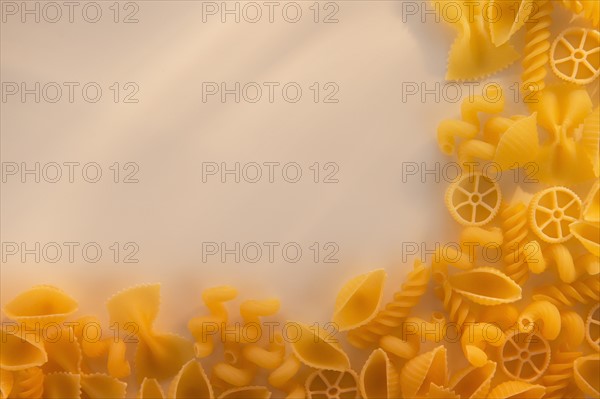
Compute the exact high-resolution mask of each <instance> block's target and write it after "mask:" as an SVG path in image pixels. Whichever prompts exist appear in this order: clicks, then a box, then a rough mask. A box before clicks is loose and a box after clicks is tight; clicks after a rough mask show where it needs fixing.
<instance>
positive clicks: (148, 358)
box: [135, 334, 194, 381]
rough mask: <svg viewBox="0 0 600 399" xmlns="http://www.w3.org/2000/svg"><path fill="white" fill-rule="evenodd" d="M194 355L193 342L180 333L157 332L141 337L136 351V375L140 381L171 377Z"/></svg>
mask: <svg viewBox="0 0 600 399" xmlns="http://www.w3.org/2000/svg"><path fill="white" fill-rule="evenodd" d="M193 357H194V346H193V344H192V343H191V342H190V341H188V340H186V339H185V338H182V337H180V336H179V335H176V334H156V335H151V336H147V337H144V338H143V339H142V338H140V341H139V343H138V346H137V350H136V352H135V370H136V375H137V377H138V380H139V381H141V380H142V379H144V378H156V379H159V380H162V379H165V378H169V377H172V376H174V375H175V374H177V371H178V370H179V369H180V368H181V367H182V366H183V365H184V364H185V363H186V362H188V361H189V360H190V359H192V358H193Z"/></svg>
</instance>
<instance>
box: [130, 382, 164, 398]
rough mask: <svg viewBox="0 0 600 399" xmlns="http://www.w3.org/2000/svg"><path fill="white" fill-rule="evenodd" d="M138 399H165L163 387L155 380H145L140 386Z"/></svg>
mask: <svg viewBox="0 0 600 399" xmlns="http://www.w3.org/2000/svg"><path fill="white" fill-rule="evenodd" d="M137 397H138V399H164V397H165V394H164V392H163V390H162V387H161V386H160V384H159V383H158V381H156V380H155V379H154V378H144V380H143V381H142V383H141V384H140V391H139V393H138V396H137Z"/></svg>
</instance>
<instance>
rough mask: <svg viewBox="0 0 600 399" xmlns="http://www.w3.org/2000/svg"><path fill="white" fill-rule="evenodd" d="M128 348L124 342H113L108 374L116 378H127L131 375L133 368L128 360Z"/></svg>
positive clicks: (109, 351)
mask: <svg viewBox="0 0 600 399" xmlns="http://www.w3.org/2000/svg"><path fill="white" fill-rule="evenodd" d="M126 351H127V346H126V345H125V342H123V340H121V339H119V340H116V341H112V342H111V344H110V347H109V349H108V362H107V368H108V374H110V375H111V376H113V377H115V378H125V377H128V376H129V374H131V366H130V365H129V361H128V360H127V358H126V353H125V352H126Z"/></svg>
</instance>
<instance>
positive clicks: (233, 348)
mask: <svg viewBox="0 0 600 399" xmlns="http://www.w3.org/2000/svg"><path fill="white" fill-rule="evenodd" d="M240 346H241V345H240V344H239V343H228V344H227V347H226V349H225V354H226V355H227V356H226V360H225V361H223V362H219V363H217V364H215V365H214V366H213V369H212V374H213V376H214V377H216V379H217V380H218V381H220V382H222V383H224V384H226V385H228V386H234V387H243V386H247V385H250V384H251V383H252V380H253V379H254V377H255V376H256V372H257V368H256V366H254V365H252V364H250V363H249V362H247V361H246V359H244V358H242V356H241V348H240Z"/></svg>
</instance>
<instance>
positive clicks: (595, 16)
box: [561, 0, 600, 27]
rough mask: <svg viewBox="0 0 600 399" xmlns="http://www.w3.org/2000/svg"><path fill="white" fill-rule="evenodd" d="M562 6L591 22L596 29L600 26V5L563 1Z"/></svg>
mask: <svg viewBox="0 0 600 399" xmlns="http://www.w3.org/2000/svg"><path fill="white" fill-rule="evenodd" d="M561 4H562V5H563V6H564V7H565V8H567V9H568V10H571V11H573V12H574V13H575V14H580V15H581V16H582V17H584V18H585V19H587V20H588V21H590V22H591V23H592V24H593V25H594V26H595V27H598V25H600V4H598V3H597V2H595V1H587V0H561Z"/></svg>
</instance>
